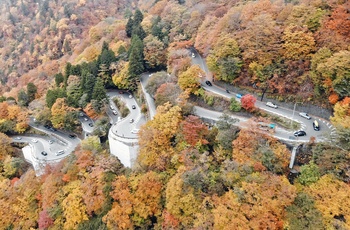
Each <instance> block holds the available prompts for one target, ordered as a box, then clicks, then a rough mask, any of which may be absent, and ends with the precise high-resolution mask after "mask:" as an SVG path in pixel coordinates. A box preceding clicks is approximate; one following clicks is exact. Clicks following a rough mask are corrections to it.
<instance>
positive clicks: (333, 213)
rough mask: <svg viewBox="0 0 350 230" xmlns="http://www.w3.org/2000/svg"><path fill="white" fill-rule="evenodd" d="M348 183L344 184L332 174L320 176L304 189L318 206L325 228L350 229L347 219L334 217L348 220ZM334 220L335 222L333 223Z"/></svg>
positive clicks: (349, 213) (349, 195)
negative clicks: (339, 218)
mask: <svg viewBox="0 0 350 230" xmlns="http://www.w3.org/2000/svg"><path fill="white" fill-rule="evenodd" d="M349 189H350V187H349V184H346V183H344V182H342V181H340V180H338V179H336V178H334V177H333V176H332V175H330V174H327V175H325V176H323V177H321V179H320V180H318V181H317V182H316V183H314V184H312V185H310V187H309V188H306V191H307V192H308V193H309V194H310V196H312V197H313V198H314V199H315V202H316V208H318V209H319V210H320V211H321V213H322V215H323V217H324V221H325V222H326V223H325V225H326V226H327V229H334V227H335V226H332V225H333V224H336V225H337V226H338V228H339V229H350V223H349V221H339V220H337V219H336V218H335V217H343V218H344V219H345V220H350V193H349ZM335 222H336V223H335Z"/></svg>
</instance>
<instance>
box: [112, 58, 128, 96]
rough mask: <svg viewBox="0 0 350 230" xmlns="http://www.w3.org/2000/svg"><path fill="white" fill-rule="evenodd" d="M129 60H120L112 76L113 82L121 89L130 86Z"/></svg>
mask: <svg viewBox="0 0 350 230" xmlns="http://www.w3.org/2000/svg"><path fill="white" fill-rule="evenodd" d="M128 77H129V62H125V61H119V62H118V64H117V65H116V68H115V73H114V75H113V76H112V80H113V83H114V84H115V85H116V86H117V87H118V88H119V89H127V88H129V85H130V83H129V81H128Z"/></svg>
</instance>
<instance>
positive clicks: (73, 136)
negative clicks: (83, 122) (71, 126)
mask: <svg viewBox="0 0 350 230" xmlns="http://www.w3.org/2000/svg"><path fill="white" fill-rule="evenodd" d="M68 137H69V138H72V139H73V138H76V136H75V135H74V134H69V135H68Z"/></svg>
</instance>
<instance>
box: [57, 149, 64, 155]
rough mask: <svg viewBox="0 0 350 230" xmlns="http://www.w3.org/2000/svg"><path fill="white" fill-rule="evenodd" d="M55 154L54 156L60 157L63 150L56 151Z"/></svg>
mask: <svg viewBox="0 0 350 230" xmlns="http://www.w3.org/2000/svg"><path fill="white" fill-rule="evenodd" d="M55 154H56V156H59V155H62V154H64V150H60V151H57V152H56V153H55Z"/></svg>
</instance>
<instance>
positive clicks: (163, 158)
mask: <svg viewBox="0 0 350 230" xmlns="http://www.w3.org/2000/svg"><path fill="white" fill-rule="evenodd" d="M181 119H182V117H181V108H180V107H179V106H174V107H171V104H170V103H165V104H164V105H163V106H159V107H158V109H157V114H156V115H155V116H154V119H153V120H151V121H148V122H147V123H146V124H145V125H144V126H143V127H142V128H141V130H140V132H139V136H140V138H139V145H140V152H139V155H138V162H139V163H140V164H141V165H143V166H145V167H148V168H149V169H151V170H152V169H155V170H164V169H166V168H167V167H168V166H169V164H170V160H171V158H172V157H173V155H174V154H175V152H174V149H173V147H172V146H171V139H172V138H173V137H174V136H175V134H176V133H177V131H178V128H179V124H180V121H181Z"/></svg>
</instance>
